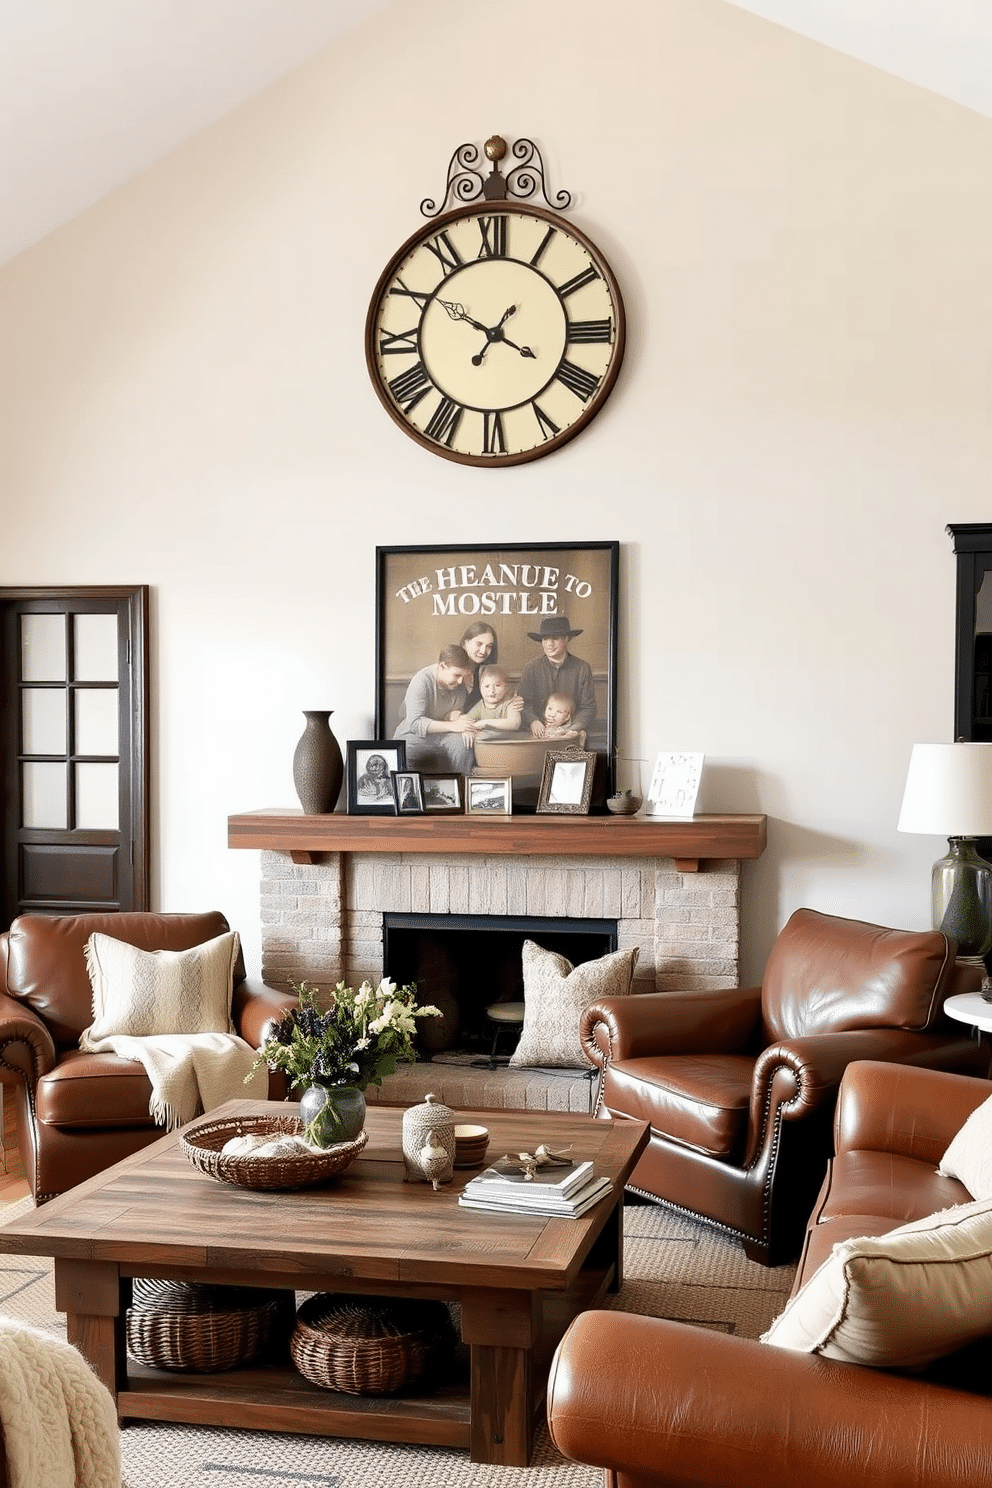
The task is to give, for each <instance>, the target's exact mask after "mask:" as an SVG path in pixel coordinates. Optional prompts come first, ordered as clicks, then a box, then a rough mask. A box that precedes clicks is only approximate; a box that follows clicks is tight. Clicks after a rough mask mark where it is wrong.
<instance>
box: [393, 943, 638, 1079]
mask: <svg viewBox="0 0 992 1488" xmlns="http://www.w3.org/2000/svg"><path fill="white" fill-rule="evenodd" d="M525 940H532V941H534V942H535V943H536V944H537V945H539V946H543V947H544V949H545V950H548V951H556V952H557V953H558V955H560V956H564V957H565V958H566V959H567V960H568V961H570V962H571V963H572V965H573V966H577V965H579V964H580V963H581V962H584V961H593V960H595V959H596V958H597V957H599V956H605V955H606V954H607V953H608V952H609V951H615V950H616V949H617V922H616V920H595V919H590V920H587V919H576V920H572V919H551V918H545V917H539V916H526V915H515V916H505V915H419V914H384V915H383V917H382V942H383V944H382V959H383V972H384V975H386V976H389V977H391V978H392V979H393V981H394V982H397V983H398V984H399V985H400V986H403V985H404V984H406V983H408V982H416V984H417V991H418V1000H419V1001H420V1002H432V1003H434V1005H435V1006H436V1007H439V1008H440V1009H441V1014H442V1016H441V1017H440V1018H424V1019H422V1020H418V1024H417V1045H418V1049H419V1051H420V1054H421V1057H423V1058H426V1059H430V1058H432V1057H434V1056H435V1055H437V1054H442V1053H448V1052H452V1051H459V1052H463V1053H465V1054H479V1053H488V1052H489V1050H490V1048H491V1046H492V1042H493V1034H494V1025H493V1023H492V1022H491V1020H490V1019H489V1018H488V1017H487V1015H486V1009H487V1008H488V1007H490V1006H491V1005H492V1004H493V1003H496V1002H523V1000H524V982H523V944H524V941H525ZM507 1040H508V1041H507V1043H506V1045H505V1046H504V1047H503V1052H504V1053H507V1054H508V1053H510V1052H511V1049H512V1037H510V1036H509V1031H508V1034H507Z"/></svg>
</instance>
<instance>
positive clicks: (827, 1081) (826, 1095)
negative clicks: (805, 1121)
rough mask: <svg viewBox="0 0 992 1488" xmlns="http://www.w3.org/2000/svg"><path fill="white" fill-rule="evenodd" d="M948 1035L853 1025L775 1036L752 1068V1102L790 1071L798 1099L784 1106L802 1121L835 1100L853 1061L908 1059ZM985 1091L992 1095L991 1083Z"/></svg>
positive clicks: (940, 1043)
mask: <svg viewBox="0 0 992 1488" xmlns="http://www.w3.org/2000/svg"><path fill="white" fill-rule="evenodd" d="M946 1044H947V1040H946V1039H942V1038H938V1039H933V1038H931V1037H929V1036H928V1035H927V1034H921V1033H915V1032H909V1033H907V1032H906V1031H905V1030H904V1029H901V1028H851V1029H848V1030H846V1031H845V1032H842V1033H815V1034H808V1035H806V1036H805V1037H801V1038H792V1039H779V1040H778V1042H777V1043H774V1044H771V1045H770V1046H769V1047H768V1048H767V1049H764V1050H763V1051H762V1053H761V1054H760V1056H759V1058H758V1061H757V1063H756V1065H755V1068H754V1087H753V1095H752V1101H757V1102H758V1104H759V1105H762V1104H764V1102H765V1100H766V1092H767V1090H768V1087H769V1085H770V1084H771V1082H772V1079H773V1077H774V1075H775V1073H776V1072H777V1071H778V1070H780V1069H783V1068H785V1069H788V1070H791V1071H792V1073H793V1074H794V1076H795V1079H796V1084H797V1093H796V1098H795V1099H794V1100H792V1101H790V1102H789V1104H788V1107H787V1109H785V1110H784V1111H783V1116H784V1117H785V1118H786V1120H800V1119H802V1117H804V1116H808V1115H809V1114H810V1112H811V1111H813V1110H815V1109H816V1107H817V1106H819V1105H821V1104H822V1102H823V1101H824V1100H827V1099H829V1100H831V1101H832V1100H833V1098H834V1094H835V1092H836V1090H837V1086H838V1085H839V1084H840V1081H841V1079H842V1077H843V1075H844V1072H845V1070H846V1069H847V1067H848V1065H849V1064H852V1063H853V1062H854V1061H855V1060H867V1059H874V1060H880V1061H881V1060H884V1061H885V1062H886V1063H888V1064H897V1063H899V1061H901V1060H904V1061H908V1060H911V1059H913V1058H914V1056H915V1057H917V1058H918V1057H919V1056H920V1054H921V1053H922V1052H923V1051H924V1050H925V1049H927V1048H929V1047H930V1046H931V1045H933V1046H934V1047H935V1048H938V1049H942V1048H945V1047H946ZM986 1094H990V1095H992V1086H990V1087H988V1088H987V1090H986Z"/></svg>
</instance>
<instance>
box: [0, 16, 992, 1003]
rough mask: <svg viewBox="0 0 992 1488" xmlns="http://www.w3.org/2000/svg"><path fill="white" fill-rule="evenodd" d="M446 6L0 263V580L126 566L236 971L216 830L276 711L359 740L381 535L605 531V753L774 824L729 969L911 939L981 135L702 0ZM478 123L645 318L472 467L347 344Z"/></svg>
mask: <svg viewBox="0 0 992 1488" xmlns="http://www.w3.org/2000/svg"><path fill="white" fill-rule="evenodd" d="M451 14H452V13H451V10H450V7H448V6H442V5H441V4H439V3H437V0H419V3H417V4H411V3H397V4H395V5H393V6H392V7H391V8H390V9H389V10H387V11H386V12H384V13H383V14H382V15H381V16H380V17H378V18H376V19H375V20H373V21H372V22H370V23H369V24H368V25H367V26H366V27H365V28H363V29H362V30H360V31H358V32H356V33H355V34H353V35H351V36H349V37H347V38H345V39H344V41H343V42H342V43H341V44H340V45H337V46H335V47H334V48H332V49H331V50H329V51H328V52H327V53H325V54H324V55H322V56H320V57H319V58H317V59H316V60H315V61H314V62H312V63H311V64H308V65H307V66H305V67H303V68H301V69H300V70H298V71H297V72H295V73H293V74H291V75H290V76H289V77H288V78H286V79H284V80H283V81H282V82H280V83H279V84H277V85H276V86H275V87H273V88H272V89H270V90H269V91H267V92H266V93H264V94H262V95H261V96H259V97H258V98H257V99H255V100H254V101H253V102H252V103H250V104H249V105H247V106H245V107H244V108H242V109H239V110H238V111H237V112H235V113H234V114H231V115H229V116H228V117H227V118H226V119H225V120H223V121H222V122H221V123H220V124H219V125H217V126H216V127H214V128H212V129H211V130H209V131H208V132H206V133H205V134H203V135H201V136H200V137H199V138H197V139H196V140H194V141H193V142H192V143H191V144H189V145H188V146H186V147H185V148H183V149H181V150H179V151H177V152H176V153H175V154H174V155H172V156H170V157H169V158H167V159H166V160H164V161H163V162H161V163H160V164H159V165H157V166H156V167H155V168H153V169H152V170H150V171H148V172H147V173H146V174H145V175H143V176H141V177H140V178H138V179H137V180H135V181H134V182H133V183H131V184H130V185H129V186H127V187H125V188H123V189H121V190H119V191H118V192H116V193H115V194H114V195H112V196H110V197H108V198H107V199H105V200H104V201H103V202H101V203H99V204H98V205H97V206H96V207H94V208H93V209H92V210H90V211H88V212H87V213H85V214H84V215H82V216H81V217H79V218H77V219H76V220H75V221H73V222H72V223H70V224H69V225H68V226H67V227H65V228H64V229H62V230H61V231H59V232H58V233H56V234H54V235H53V236H52V237H50V238H49V239H47V240H46V241H44V242H43V243H41V244H40V245H38V246H37V247H36V248H34V249H32V250H31V251H29V252H28V253H25V254H24V255H22V256H21V257H20V258H19V259H17V260H15V261H14V262H13V263H12V264H10V265H9V266H8V267H7V268H6V269H5V270H3V271H2V272H0V318H2V324H3V332H2V338H0V480H2V489H3V492H4V501H5V516H4V542H3V548H2V570H0V571H2V573H3V582H4V583H8V584H35V583H53V584H58V583H63V584H70V583H71V584H83V583H101V582H104V583H109V582H123V583H148V584H151V585H152V586H153V591H154V603H153V626H154V645H153V661H154V675H153V691H154V697H155V709H154V730H155V732H154V752H155V761H156V769H155V813H154V842H155V853H156V857H155V900H156V903H157V904H158V905H160V906H161V907H163V908H165V909H183V908H189V907H196V906H212V905H217V906H219V907H220V908H222V909H223V910H224V911H225V912H226V913H227V914H228V916H229V917H230V918H231V920H232V922H233V923H235V924H236V925H238V926H239V927H240V928H241V930H242V933H243V935H244V938H245V943H246V951H247V954H248V959H249V963H250V965H251V966H252V967H253V969H257V966H258V938H259V937H258V862H257V858H256V855H255V854H252V853H232V852H229V851H228V850H227V847H226V818H227V816H228V814H229V813H230V812H232V811H240V810H248V809H251V808H254V807H259V806H263V805H291V804H294V802H295V797H294V793H293V787H292V779H291V759H292V753H293V748H294V745H295V741H296V738H297V737H298V735H299V732H300V729H301V718H300V710H301V709H302V708H305V707H320V706H325V707H333V708H334V710H335V714H334V723H335V726H336V731H337V733H338V736H339V738H340V739H341V740H342V741H343V740H345V739H347V738H349V737H350V738H360V737H367V736H369V734H370V731H371V725H372V706H373V668H374V644H373V643H374V616H373V580H374V549H375V545H376V543H377V542H391V543H417V542H425V543H433V542H449V541H450V542H485V541H489V540H492V541H499V540H502V541H514V542H516V541H519V542H528V541H535V542H536V541H540V542H551V541H554V540H555V539H559V538H564V539H576V540H593V539H604V538H617V539H619V540H620V542H621V543H622V545H623V548H622V552H623V558H622V585H623V595H622V628H621V636H622V645H621V649H622V667H621V738H622V742H623V744H624V747H625V751H627V752H633V753H635V754H637V755H640V756H642V757H643V758H644V759H645V760H646V761H648V762H650V761H653V759H654V756H655V754H656V752H657V751H658V750H659V749H663V748H664V749H701V750H705V752H706V754H707V757H708V760H709V766H708V771H709V773H708V784H707V802H706V804H707V805H708V806H709V807H710V808H711V809H717V810H738V811H764V812H767V813H768V816H769V819H770V820H769V846H768V850H767V852H766V854H765V856H764V857H763V858H762V859H761V861H760V862H759V863H758V864H756V865H753V866H752V867H750V868H749V869H748V870H747V871H746V873H745V879H744V894H745V905H744V923H745V926H746V927H747V941H746V945H745V965H746V970H747V971H748V973H749V974H753V975H757V974H758V972H759V971H760V967H761V965H762V963H763V960H764V956H765V953H766V951H767V949H768V946H769V944H770V942H771V940H772V938H773V937H774V935H775V933H776V931H777V929H778V928H779V926H780V925H781V923H782V922H783V921H784V919H785V918H786V917H787V915H788V914H789V913H790V912H791V911H792V909H794V908H795V907H797V906H798V905H801V904H809V905H812V906H814V907H817V908H820V909H824V910H827V911H835V912H838V913H841V914H852V915H858V916H863V917H866V918H874V919H878V920H880V921H882V922H887V923H890V924H898V925H905V926H921V925H924V924H926V922H927V916H928V876H929V865H930V863H931V862H932V860H933V859H934V858H935V857H936V856H938V854H939V851H940V849H941V844H940V842H938V841H937V839H933V838H920V839H917V838H912V837H902V836H899V835H898V834H897V833H896V830H895V822H896V818H897V815H898V808H899V802H900V798H901V792H902V784H903V778H904V773H905V768H906V765H907V762H908V758H909V752H910V746H911V745H912V743H913V742H914V740H926V739H933V740H940V739H946V738H949V737H950V732H949V731H950V729H951V726H952V693H953V679H952V665H953V596H954V559H953V555H952V550H951V545H950V540H949V539H948V538H947V537H946V536H945V534H944V527H945V525H946V523H947V522H949V521H975V520H983V519H987V518H988V517H989V515H990V513H989V507H988V480H989V471H990V456H992V426H990V414H989V408H990V386H989V382H990V378H989V349H990V346H992V280H990V276H989V272H988V266H989V263H990V262H992V121H989V120H988V119H986V118H983V117H980V116H979V115H977V114H973V113H971V112H969V111H967V110H966V109H963V108H961V107H959V106H957V105H954V104H951V103H948V102H946V101H943V100H940V99H938V98H936V97H934V96H932V95H929V94H927V93H924V92H923V91H921V90H919V89H916V88H914V87H912V86H910V85H908V84H906V83H902V82H900V81H897V80H895V79H893V78H891V77H888V76H886V75H884V74H881V73H879V72H876V71H873V70H872V69H871V68H869V67H867V66H864V65H862V64H860V63H857V62H853V61H850V60H847V59H845V58H843V57H841V56H840V55H838V54H837V53H835V52H832V51H830V50H828V49H826V48H824V47H821V46H819V45H817V44H816V43H813V42H809V41H806V40H804V39H802V38H800V37H798V36H795V35H792V34H791V33H789V32H786V31H784V30H781V29H779V28H777V27H775V26H772V25H770V24H768V23H766V22H764V21H761V20H758V19H756V18H755V17H753V16H751V15H748V14H746V13H743V12H741V11H740V10H738V9H736V8H733V7H731V6H728V5H725V4H723V3H721V0H620V3H619V4H618V5H617V6H615V7H614V8H613V10H612V11H611V17H612V24H611V26H610V27H609V30H608V32H607V34H605V35H604V34H603V29H604V28H603V21H602V8H601V6H600V5H599V4H598V3H596V0H544V3H543V4H542V5H541V6H539V7H538V6H534V5H532V4H531V3H529V0H505V3H504V5H503V6H502V7H501V8H500V11H499V15H498V17H497V18H496V19H495V20H494V19H493V13H492V10H491V7H484V6H483V5H481V4H477V3H476V4H466V5H463V6H461V7H460V8H459V11H458V20H457V28H455V27H453V25H452V19H451ZM631 37H633V38H635V43H634V44H631V42H630V40H629V38H631ZM497 130H498V131H500V132H502V133H504V134H506V135H507V136H509V137H511V138H514V137H516V136H518V135H530V136H532V137H533V138H535V139H536V140H537V141H538V142H539V143H540V144H541V146H542V148H543V149H544V152H545V159H546V162H547V165H548V168H549V172H550V176H551V180H552V183H553V184H554V186H556V187H557V186H559V185H562V186H565V187H567V188H568V189H570V190H571V191H572V192H573V193H574V195H575V205H574V209H573V212H572V217H573V220H574V221H575V222H576V223H577V224H578V225H579V226H580V227H582V228H584V229H585V230H586V231H587V232H589V233H590V234H591V235H592V236H593V237H595V238H596V239H597V240H598V241H599V242H600V244H601V245H602V247H603V248H604V250H605V252H606V253H607V255H608V256H609V257H610V259H611V260H612V262H613V264H614V267H615V269H616V272H617V275H618V277H619V279H620V281H621V284H622V285H623V289H624V293H625V298H626V303H627V311H628V317H629V325H630V334H629V347H628V352H627V359H626V363H625V366H624V369H623V372H622V374H621V378H620V381H619V383H618V385H617V387H616V390H615V391H614V393H613V396H612V398H611V400H610V402H609V403H608V405H607V406H606V408H605V410H604V411H603V413H602V414H601V415H600V417H599V418H598V419H597V420H596V421H595V422H594V423H593V424H592V425H591V426H590V428H589V429H588V430H587V431H586V432H585V433H584V434H583V435H582V436H580V437H579V438H578V439H577V440H575V441H574V442H573V443H572V444H570V445H568V446H567V447H566V448H565V449H564V450H562V451H560V452H559V453H557V454H555V455H553V456H551V457H549V458H548V459H547V460H541V461H537V462H534V463H533V464H529V465H524V466H520V467H516V468H514V469H510V470H503V471H478V470H474V469H470V468H467V467H462V466H457V465H454V464H451V463H449V462H446V461H443V460H441V459H438V458H435V457H433V456H432V455H430V454H429V453H427V452H425V451H423V450H421V449H420V448H419V447H418V446H416V445H414V444H413V443H412V442H411V441H410V440H407V439H406V438H404V437H403V435H402V434H401V433H399V431H397V430H396V429H395V428H394V426H393V425H392V424H391V422H390V421H389V420H388V419H387V418H386V417H385V415H384V414H383V412H382V410H381V408H380V406H379V404H378V403H377V401H376V399H375V397H374V395H373V392H372V390H371V387H370V386H369V383H368V379H367V377H366V374H365V370H364V363H363V352H362V334H363V326H364V318H365V311H366V307H367V304H368V299H369V296H370V293H371V290H372V287H373V285H374V283H375V280H376V277H377V275H378V272H379V270H380V269H381V267H382V266H383V264H384V263H385V262H386V260H387V259H388V258H389V257H390V255H391V254H392V253H393V251H394V249H395V248H396V247H397V246H398V245H399V243H400V242H401V241H402V240H403V239H404V238H406V237H407V236H408V234H409V233H410V232H412V231H413V230H414V229H415V228H416V226H417V224H418V222H419V220H420V219H419V216H418V204H419V202H420V200H421V198H422V197H423V196H424V195H427V194H430V193H434V192H437V191H439V190H440V189H441V187H442V183H443V179H444V171H445V167H446V165H447V161H448V158H449V156H450V154H451V152H452V150H453V149H454V147H455V146H456V145H457V144H459V143H460V142H461V141H463V140H468V139H471V140H476V141H482V140H483V139H485V138H486V136H487V135H488V134H490V133H492V132H493V131H497Z"/></svg>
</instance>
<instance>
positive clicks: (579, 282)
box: [558, 264, 599, 300]
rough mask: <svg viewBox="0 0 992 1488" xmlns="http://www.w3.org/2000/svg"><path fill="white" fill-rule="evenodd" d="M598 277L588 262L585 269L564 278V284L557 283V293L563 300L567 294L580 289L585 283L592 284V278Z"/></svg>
mask: <svg viewBox="0 0 992 1488" xmlns="http://www.w3.org/2000/svg"><path fill="white" fill-rule="evenodd" d="M598 278H599V275H598V274H597V273H596V270H595V269H594V268H593V266H592V264H590V265H589V267H588V268H587V269H583V270H582V273H581V274H573V276H572V278H571V279H566V280H565V283H564V284H559V286H558V294H559V296H560V297H561V298H562V299H563V300H567V299H568V297H569V295H570V294H574V293H575V291H576V290H577V289H581V288H582V287H583V285H585V284H592V282H593V280H594V279H598Z"/></svg>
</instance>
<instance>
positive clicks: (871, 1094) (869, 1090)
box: [834, 1060, 992, 1167]
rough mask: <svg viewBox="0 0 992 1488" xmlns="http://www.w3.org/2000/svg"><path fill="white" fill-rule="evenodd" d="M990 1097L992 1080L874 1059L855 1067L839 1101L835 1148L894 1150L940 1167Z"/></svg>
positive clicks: (845, 1083)
mask: <svg viewBox="0 0 992 1488" xmlns="http://www.w3.org/2000/svg"><path fill="white" fill-rule="evenodd" d="M990 1096H992V1085H990V1084H989V1081H988V1080H981V1079H978V1078H976V1077H974V1076H970V1075H957V1074H947V1073H945V1072H944V1071H943V1070H934V1069H919V1068H914V1067H913V1066H911V1065H893V1064H878V1063H875V1062H873V1061H871V1060H866V1061H864V1062H862V1063H859V1064H852V1065H851V1067H850V1069H849V1070H847V1071H846V1073H845V1075H844V1078H843V1080H842V1081H841V1086H840V1093H839V1095H838V1098H837V1113H836V1116H835V1118H834V1141H835V1144H836V1150H837V1152H838V1153H840V1152H850V1151H869V1152H893V1153H896V1154H898V1155H899V1156H900V1157H913V1158H916V1159H917V1161H919V1162H926V1163H933V1165H934V1166H935V1167H936V1165H937V1164H938V1163H939V1162H940V1159H941V1158H942V1157H943V1155H944V1152H945V1150H946V1148H947V1146H948V1143H949V1142H950V1140H951V1138H952V1137H953V1136H954V1135H955V1134H956V1133H957V1132H958V1131H960V1129H961V1127H962V1126H963V1125H964V1123H965V1122H966V1121H967V1119H968V1117H969V1116H970V1115H971V1113H972V1111H974V1110H976V1109H977V1108H978V1107H979V1106H980V1105H982V1104H983V1103H984V1102H985V1101H987V1100H988V1099H989V1097H990Z"/></svg>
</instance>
